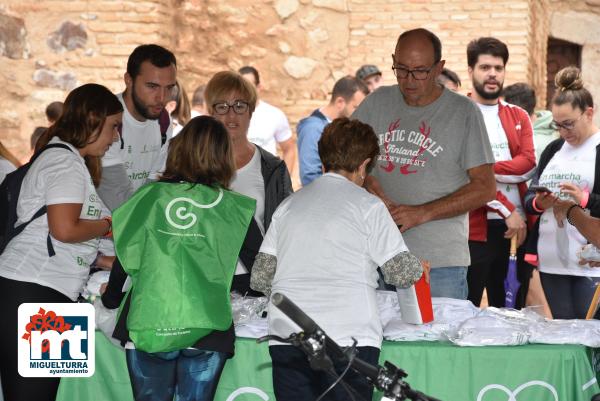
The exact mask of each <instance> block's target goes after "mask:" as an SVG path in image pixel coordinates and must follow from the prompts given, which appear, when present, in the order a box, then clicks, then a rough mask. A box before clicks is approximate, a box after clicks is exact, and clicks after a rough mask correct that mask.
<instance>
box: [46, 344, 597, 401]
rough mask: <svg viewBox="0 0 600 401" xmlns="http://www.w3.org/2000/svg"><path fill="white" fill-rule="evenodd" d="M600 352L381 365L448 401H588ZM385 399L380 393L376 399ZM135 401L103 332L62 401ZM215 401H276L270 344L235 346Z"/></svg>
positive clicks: (432, 355) (477, 353) (417, 354)
mask: <svg viewBox="0 0 600 401" xmlns="http://www.w3.org/2000/svg"><path fill="white" fill-rule="evenodd" d="M599 351H600V350H595V349H589V348H586V347H584V346H579V345H542V344H533V345H524V346H519V347H468V348H467V347H457V346H454V345H451V344H449V343H435V342H384V344H383V347H382V353H381V358H380V360H381V361H382V362H383V361H384V360H389V361H391V362H392V363H394V364H395V365H397V366H399V367H401V368H403V369H404V370H405V371H406V372H407V373H408V374H409V376H408V378H407V379H406V381H407V382H408V383H409V384H410V385H411V387H412V388H415V389H418V390H421V391H423V392H425V393H426V394H429V395H432V396H434V397H437V398H439V399H442V400H444V401H590V398H591V397H592V395H594V394H596V393H600V387H599V386H598V382H597V379H596V377H597V374H598V371H599V370H600V352H599ZM380 397H381V395H380V394H376V399H379V398H380ZM511 397H513V398H511ZM131 399H132V395H131V388H130V384H129V376H128V373H127V366H126V364H125V354H124V352H123V351H122V350H121V349H120V348H118V347H115V346H114V345H113V344H111V343H110V342H109V341H108V340H107V339H106V337H105V336H104V335H102V333H100V332H98V333H97V336H96V373H95V374H94V376H92V377H90V378H63V379H62V381H61V384H60V388H59V392H58V397H57V400H59V401H74V400H77V401H104V400H106V401H109V400H114V401H126V400H131ZM215 400H217V401H260V400H263V401H267V400H269V401H274V400H275V397H274V395H273V390H272V383H271V359H270V358H269V353H268V349H267V345H266V344H260V345H257V344H256V342H255V341H254V340H253V339H245V338H240V339H238V340H237V341H236V354H235V357H234V358H233V359H231V360H229V361H228V362H227V364H226V365H225V370H224V372H223V375H222V376H221V381H220V383H219V388H218V390H217V396H216V398H215ZM307 401H310V400H307Z"/></svg>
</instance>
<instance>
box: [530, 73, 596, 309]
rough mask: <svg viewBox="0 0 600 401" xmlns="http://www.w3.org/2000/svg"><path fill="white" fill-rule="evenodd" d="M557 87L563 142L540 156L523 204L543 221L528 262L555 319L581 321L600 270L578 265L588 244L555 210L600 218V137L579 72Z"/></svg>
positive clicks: (563, 76)
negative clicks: (566, 205) (567, 207)
mask: <svg viewBox="0 0 600 401" xmlns="http://www.w3.org/2000/svg"><path fill="white" fill-rule="evenodd" d="M555 83H556V87H557V90H556V94H555V95H554V98H553V100H552V116H553V119H554V121H553V124H554V127H555V128H556V129H557V130H558V131H559V133H560V136H561V137H560V138H559V139H557V140H555V141H553V142H551V143H550V144H549V145H548V146H547V147H546V149H545V150H544V152H543V153H542V156H541V157H540V161H539V164H538V167H537V171H536V174H535V176H534V179H533V181H532V183H531V186H530V189H529V191H528V193H527V195H526V198H525V203H526V209H527V211H528V212H529V213H533V214H538V215H541V216H540V218H539V220H538V223H537V224H536V226H535V227H534V229H533V230H532V235H530V242H529V244H530V246H528V248H529V249H528V253H529V255H526V260H527V261H530V262H536V261H537V265H538V268H539V270H540V277H541V280H542V285H543V287H544V291H545V293H546V297H547V298H548V303H549V305H550V309H551V311H552V316H553V317H554V318H557V319H575V318H578V319H582V318H584V317H585V315H586V312H587V309H588V307H589V304H590V301H591V299H592V296H593V293H594V290H595V286H596V283H598V282H600V269H597V268H593V267H590V266H582V265H579V264H578V259H579V258H578V257H577V251H578V250H579V249H580V248H581V246H582V245H584V244H586V243H587V240H586V239H585V238H584V237H583V236H582V235H581V234H580V233H579V231H578V230H577V229H576V228H575V227H573V226H572V225H570V224H562V221H557V219H556V218H555V217H554V214H555V213H554V210H553V204H554V202H555V201H556V200H557V199H563V200H564V199H569V200H570V201H572V202H573V203H574V204H576V205H577V206H576V207H579V208H586V209H589V211H590V213H591V215H592V216H595V217H600V153H599V150H600V131H599V130H598V127H597V126H596V125H595V124H594V122H593V117H594V102H593V99H592V95H591V94H590V92H589V91H588V90H587V89H585V88H584V87H583V81H582V80H581V77H580V71H579V69H577V68H576V67H567V68H564V69H563V70H561V71H559V72H558V74H557V75H556V78H555ZM542 187H543V188H542ZM536 247H537V256H538V258H537V260H536V259H535V256H534V255H535V251H536V249H535V248H536Z"/></svg>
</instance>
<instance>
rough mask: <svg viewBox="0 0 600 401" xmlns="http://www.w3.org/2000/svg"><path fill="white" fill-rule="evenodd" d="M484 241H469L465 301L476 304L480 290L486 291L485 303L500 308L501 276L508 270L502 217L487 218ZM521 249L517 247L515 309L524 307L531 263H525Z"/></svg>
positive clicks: (504, 228)
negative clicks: (469, 261) (467, 289)
mask: <svg viewBox="0 0 600 401" xmlns="http://www.w3.org/2000/svg"><path fill="white" fill-rule="evenodd" d="M487 223H488V232H487V242H481V241H469V251H470V253H471V266H469V269H468V271H467V283H468V284H469V296H468V298H467V299H468V300H469V301H471V302H473V304H474V305H475V306H480V304H481V297H482V295H483V289H484V288H485V289H486V290H487V297H488V305H489V306H495V307H498V308H502V307H504V299H505V293H504V279H505V278H506V272H507V271H508V259H509V252H510V240H509V239H506V238H504V233H505V232H506V230H507V228H506V224H505V223H504V220H488V222H487ZM524 254H525V250H524V247H521V248H519V249H518V250H517V279H518V280H519V282H520V283H521V287H520V288H519V292H518V293H517V299H516V308H522V307H524V306H525V297H526V296H527V291H528V289H529V280H530V279H531V272H532V270H533V266H531V265H530V264H528V263H526V262H525V261H524V260H523V258H524Z"/></svg>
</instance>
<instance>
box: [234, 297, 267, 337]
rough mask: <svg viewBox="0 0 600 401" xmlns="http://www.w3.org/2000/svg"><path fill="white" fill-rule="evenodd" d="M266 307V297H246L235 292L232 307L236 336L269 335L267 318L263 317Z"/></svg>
mask: <svg viewBox="0 0 600 401" xmlns="http://www.w3.org/2000/svg"><path fill="white" fill-rule="evenodd" d="M266 307H267V298H266V297H258V298H256V297H247V296H246V297H244V296H242V295H240V294H238V293H236V292H233V293H232V294H231V309H232V313H233V323H234V324H235V334H236V336H238V337H250V338H258V337H262V336H264V335H267V331H268V323H267V319H266V318H264V317H262V315H263V312H264V311H265V310H266Z"/></svg>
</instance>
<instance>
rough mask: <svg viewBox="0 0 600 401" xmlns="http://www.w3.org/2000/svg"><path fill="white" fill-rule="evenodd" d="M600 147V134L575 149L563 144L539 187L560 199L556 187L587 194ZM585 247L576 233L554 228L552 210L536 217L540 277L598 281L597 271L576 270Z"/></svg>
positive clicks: (583, 267)
mask: <svg viewBox="0 0 600 401" xmlns="http://www.w3.org/2000/svg"><path fill="white" fill-rule="evenodd" d="M598 144H600V132H597V133H595V134H594V135H592V136H591V137H590V138H588V139H587V140H586V141H585V142H584V143H583V144H581V145H579V146H576V147H575V146H571V145H569V144H568V143H567V142H565V143H564V144H563V146H562V147H561V148H560V150H559V151H558V152H556V153H555V154H554V156H553V157H552V159H550V161H549V162H548V165H547V166H546V168H545V169H544V171H543V172H542V175H541V176H540V180H539V185H542V186H545V187H547V188H548V189H550V190H551V191H552V192H554V193H555V194H557V195H559V196H560V197H561V198H567V197H568V195H567V196H565V194H561V193H560V184H561V183H563V182H571V183H573V184H575V185H577V186H578V187H580V188H581V189H583V190H587V191H589V192H591V191H592V189H593V188H594V172H595V165H596V146H598ZM585 244H587V240H586V239H585V238H584V237H583V236H582V235H581V234H580V233H579V231H578V230H577V229H576V228H575V227H573V226H572V225H570V224H568V223H567V222H566V221H565V224H564V226H563V227H562V228H560V227H558V224H557V223H556V219H555V218H554V212H553V211H552V208H550V209H546V210H545V211H544V213H543V214H542V215H541V216H540V230H539V239H538V257H539V268H540V271H542V272H544V273H551V274H566V275H572V276H591V277H600V269H598V268H594V267H588V265H585V266H580V265H579V264H578V263H577V262H578V261H579V258H578V257H577V251H578V250H579V249H580V248H581V247H582V246H583V245H585Z"/></svg>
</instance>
